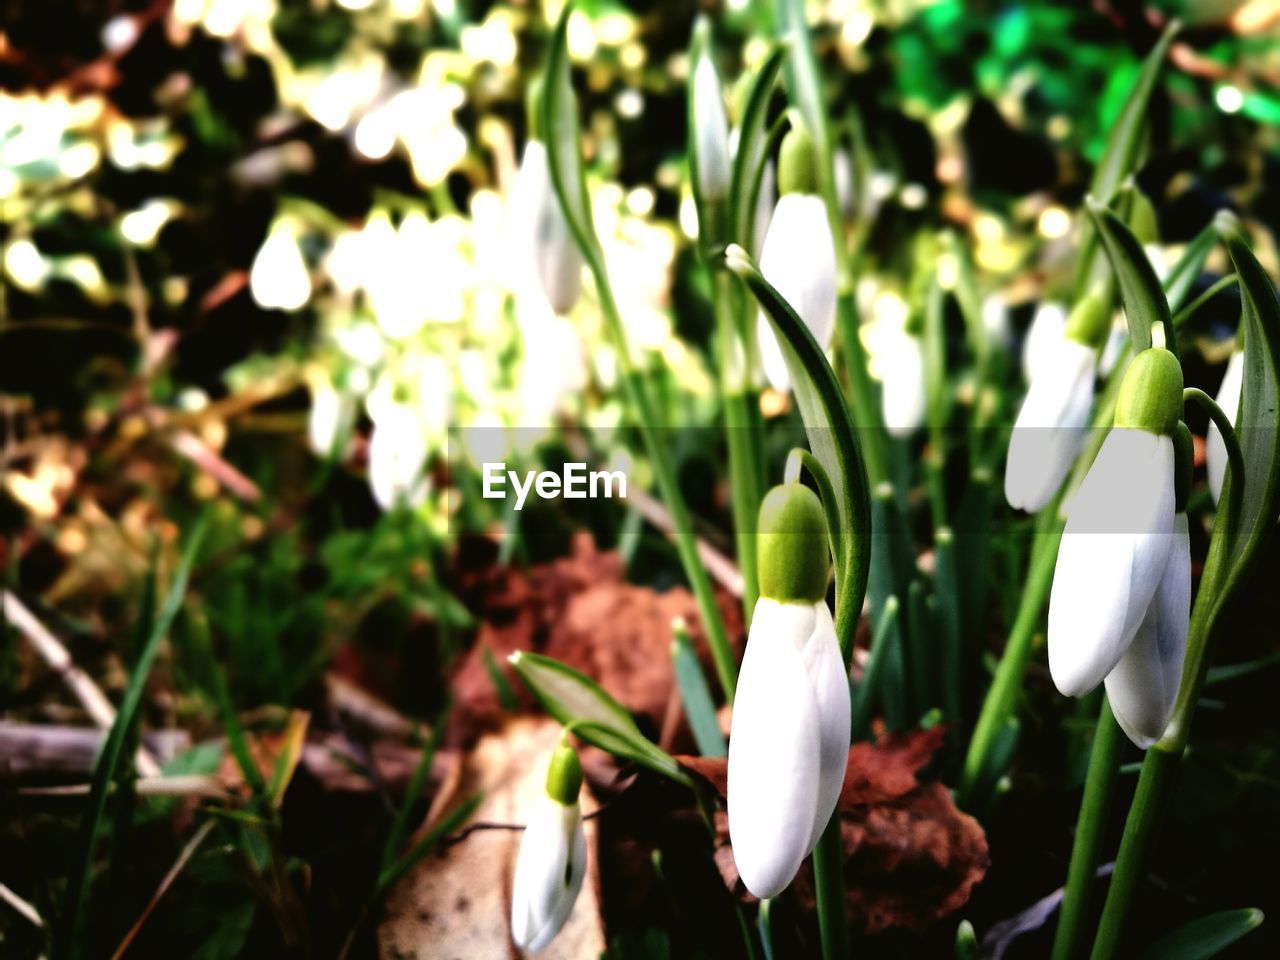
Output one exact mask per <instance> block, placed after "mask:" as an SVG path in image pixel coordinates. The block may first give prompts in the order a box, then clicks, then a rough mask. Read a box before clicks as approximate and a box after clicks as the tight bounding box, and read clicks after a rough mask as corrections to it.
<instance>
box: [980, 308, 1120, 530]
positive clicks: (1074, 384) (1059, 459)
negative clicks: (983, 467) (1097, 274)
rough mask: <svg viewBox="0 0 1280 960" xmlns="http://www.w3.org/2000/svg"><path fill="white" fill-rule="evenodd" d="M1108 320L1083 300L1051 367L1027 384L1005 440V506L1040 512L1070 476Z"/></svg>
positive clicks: (1090, 402)
mask: <svg viewBox="0 0 1280 960" xmlns="http://www.w3.org/2000/svg"><path fill="white" fill-rule="evenodd" d="M1107 320H1108V318H1107V311H1106V306H1105V305H1104V304H1103V302H1102V299H1101V298H1100V297H1098V296H1096V295H1094V294H1089V295H1088V296H1086V297H1085V298H1084V299H1083V300H1081V301H1080V303H1078V304H1077V305H1076V308H1075V309H1074V310H1072V311H1071V317H1070V319H1069V320H1068V321H1067V324H1066V327H1065V329H1064V331H1063V334H1062V336H1061V338H1060V339H1059V341H1058V342H1057V344H1055V345H1054V347H1053V362H1052V363H1048V364H1045V366H1044V367H1043V369H1041V370H1040V371H1039V373H1038V375H1037V376H1036V378H1035V379H1033V380H1032V381H1031V385H1030V387H1029V389H1028V390H1027V396H1026V399H1025V400H1023V401H1022V407H1021V409H1020V410H1019V411H1018V419H1017V421H1016V422H1015V424H1014V427H1013V435H1012V436H1011V437H1010V438H1009V457H1008V461H1007V463H1006V465H1005V475H1004V495H1005V499H1006V500H1008V501H1009V506H1011V507H1014V508H1015V509H1018V510H1026V511H1027V512H1028V513H1035V512H1036V511H1037V510H1041V509H1043V508H1044V506H1045V505H1046V504H1047V503H1048V502H1049V501H1050V500H1052V499H1053V495H1054V494H1055V493H1057V492H1058V488H1059V487H1061V486H1062V481H1063V480H1065V479H1066V477H1067V473H1068V472H1069V471H1070V470H1071V464H1072V463H1073V462H1075V459H1076V454H1078V453H1079V452H1080V446H1081V444H1082V443H1083V441H1084V436H1085V430H1086V428H1087V427H1088V425H1089V410H1090V408H1091V407H1092V406H1093V382H1094V379H1095V377H1096V375H1097V368H1098V346H1099V344H1100V342H1101V341H1102V339H1103V338H1104V337H1105V336H1106V332H1107ZM1046 349H1047V347H1046Z"/></svg>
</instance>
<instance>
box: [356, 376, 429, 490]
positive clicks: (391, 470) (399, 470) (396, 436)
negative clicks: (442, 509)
mask: <svg viewBox="0 0 1280 960" xmlns="http://www.w3.org/2000/svg"><path fill="white" fill-rule="evenodd" d="M370 414H371V415H372V416H373V417H374V421H373V436H372V437H371V438H370V440H369V487H370V489H371V490H372V492H373V498H374V499H375V500H376V501H377V502H378V506H380V507H382V509H383V510H391V509H393V508H395V507H398V506H407V507H416V506H419V505H420V504H421V503H422V502H423V500H425V499H426V495H427V480H426V478H425V477H424V476H423V470H424V469H425V468H426V465H427V453H428V451H427V441H426V437H425V436H424V434H423V429H422V423H421V422H420V421H419V420H418V416H417V414H416V413H415V411H414V410H413V408H412V407H410V406H408V405H407V404H404V403H399V402H396V401H394V400H392V401H389V402H386V403H383V404H379V405H377V406H376V407H375V408H373V409H371V410H370Z"/></svg>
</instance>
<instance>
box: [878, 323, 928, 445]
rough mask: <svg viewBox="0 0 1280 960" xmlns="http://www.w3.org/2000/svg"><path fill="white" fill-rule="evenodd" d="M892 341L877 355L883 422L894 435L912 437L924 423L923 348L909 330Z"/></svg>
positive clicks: (918, 339) (917, 338)
mask: <svg viewBox="0 0 1280 960" xmlns="http://www.w3.org/2000/svg"><path fill="white" fill-rule="evenodd" d="M892 343H893V346H891V347H888V348H887V349H886V350H885V351H884V352H883V353H882V354H881V355H880V357H879V358H878V359H879V366H880V373H881V408H882V410H883V412H884V425H885V428H886V429H887V430H888V431H889V433H890V434H891V435H892V436H895V437H909V436H911V434H913V433H915V432H916V431H917V430H919V429H920V427H921V425H923V423H924V412H925V401H926V396H925V382H924V350H923V348H922V346H921V344H920V338H919V337H915V336H912V335H911V334H907V333H904V334H903V335H902V336H900V337H895V338H893V341H892Z"/></svg>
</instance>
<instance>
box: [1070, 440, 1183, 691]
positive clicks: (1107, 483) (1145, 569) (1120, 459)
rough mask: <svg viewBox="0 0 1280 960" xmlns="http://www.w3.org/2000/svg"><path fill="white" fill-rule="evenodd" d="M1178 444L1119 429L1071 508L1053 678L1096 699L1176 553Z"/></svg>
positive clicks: (1094, 464)
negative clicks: (1094, 692)
mask: <svg viewBox="0 0 1280 960" xmlns="http://www.w3.org/2000/svg"><path fill="white" fill-rule="evenodd" d="M1173 517H1174V451H1173V440H1172V439H1171V438H1170V437H1169V436H1166V435H1164V434H1157V433H1152V432H1148V431H1147V430H1142V429H1124V428H1120V427H1117V428H1114V429H1113V430H1112V431H1111V432H1110V433H1109V434H1108V435H1107V439H1106V440H1105V441H1104V442H1103V444H1102V449H1101V450H1100V451H1099V452H1098V457H1097V459H1096V460H1094V462H1093V466H1092V467H1091V468H1090V470H1089V473H1088V476H1086V477H1085V479H1084V482H1083V483H1082V484H1081V485H1080V489H1079V491H1077V493H1076V495H1075V497H1074V498H1073V500H1072V503H1071V510H1070V516H1069V517H1068V518H1067V525H1066V529H1065V530H1064V532H1063V534H1062V541H1061V543H1060V544H1059V547H1058V563H1057V567H1056V569H1055V570H1054V575H1053V590H1052V593H1051V594H1050V597H1049V671H1050V673H1051V674H1052V675H1053V682H1054V684H1055V685H1056V686H1057V688H1058V690H1059V691H1061V692H1062V693H1063V694H1064V695H1066V696H1069V697H1079V696H1083V695H1084V694H1086V693H1088V692H1089V691H1090V690H1092V689H1093V688H1094V687H1096V686H1097V685H1098V684H1099V683H1101V682H1102V680H1103V678H1105V677H1106V676H1107V674H1109V673H1111V671H1112V670H1114V669H1115V667H1116V664H1118V663H1119V662H1120V659H1121V658H1122V657H1123V656H1124V655H1125V652H1126V651H1127V650H1128V649H1129V645H1130V644H1131V643H1132V642H1133V638H1134V635H1135V634H1136V633H1137V631H1138V627H1139V625H1141V623H1142V621H1143V619H1144V618H1145V617H1146V614H1147V608H1148V607H1149V606H1150V604H1151V599H1152V597H1154V596H1155V593H1156V588H1157V587H1158V586H1159V585H1160V580H1161V577H1162V576H1163V574H1164V570H1165V566H1166V565H1167V563H1168V560H1169V552H1170V550H1171V549H1172V547H1173V543H1174V540H1175V539H1176V538H1175V537H1174V535H1173V530H1174V527H1173Z"/></svg>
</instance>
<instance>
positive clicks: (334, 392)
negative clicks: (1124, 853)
mask: <svg viewBox="0 0 1280 960" xmlns="http://www.w3.org/2000/svg"><path fill="white" fill-rule="evenodd" d="M355 419H356V401H355V398H354V397H353V396H351V395H350V394H348V393H345V392H343V391H339V390H338V389H337V388H336V387H335V386H334V385H333V383H332V382H331V381H330V380H329V379H328V377H323V376H322V377H316V378H315V379H314V380H313V381H312V383H311V411H310V413H309V414H308V416H307V442H308V445H309V446H310V447H311V452H312V453H314V454H315V455H316V456H318V457H327V456H329V455H330V454H335V453H340V452H341V451H338V450H336V449H335V447H336V445H337V443H338V441H339V440H341V439H343V438H345V437H347V436H349V435H350V433H351V427H352V426H353V425H354V424H355Z"/></svg>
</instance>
